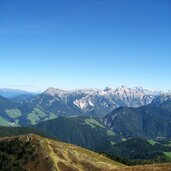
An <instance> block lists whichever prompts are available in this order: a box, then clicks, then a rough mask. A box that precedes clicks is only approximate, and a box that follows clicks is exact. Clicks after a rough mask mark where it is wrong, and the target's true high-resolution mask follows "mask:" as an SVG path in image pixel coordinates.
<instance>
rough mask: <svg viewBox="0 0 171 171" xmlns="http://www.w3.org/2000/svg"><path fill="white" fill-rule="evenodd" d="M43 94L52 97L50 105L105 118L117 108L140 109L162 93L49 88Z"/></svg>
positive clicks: (137, 88) (143, 90) (136, 90)
mask: <svg viewBox="0 0 171 171" xmlns="http://www.w3.org/2000/svg"><path fill="white" fill-rule="evenodd" d="M43 94H44V96H43V98H45V97H46V95H48V96H51V97H52V99H51V101H50V103H49V105H51V104H53V103H54V102H55V101H57V100H58V101H60V102H61V103H62V104H64V105H66V106H67V108H68V109H72V110H73V111H74V110H75V109H77V111H79V112H80V113H82V114H94V115H97V116H105V115H106V114H108V113H110V112H111V111H112V110H114V109H116V108H117V107H121V106H128V107H140V106H143V105H147V104H150V103H151V102H152V101H153V100H154V98H155V97H156V95H158V94H160V93H159V92H155V91H150V90H146V89H143V88H141V87H135V88H127V87H125V86H122V87H119V88H116V89H113V88H109V87H106V88H105V89H76V90H70V91H65V90H60V89H56V88H49V89H47V90H46V91H45V92H44V93H43ZM37 98H39V96H38V97H37ZM41 98H42V97H41ZM37 100H38V99H37ZM41 101H42V99H41ZM43 101H44V100H43Z"/></svg>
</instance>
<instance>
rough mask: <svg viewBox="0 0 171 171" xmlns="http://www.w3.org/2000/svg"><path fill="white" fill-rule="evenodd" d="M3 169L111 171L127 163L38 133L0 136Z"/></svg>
mask: <svg viewBox="0 0 171 171" xmlns="http://www.w3.org/2000/svg"><path fill="white" fill-rule="evenodd" d="M0 159H1V160H0V170H3V171H6V170H14V171H18V170H20V171H29V170H30V171H33V170H34V171H47V170H48V171H55V170H59V171H90V170H92V171H105V170H106V171H108V170H111V171H112V170H114V169H116V168H122V167H124V165H122V164H120V163H117V162H115V161H112V160H110V159H108V158H106V157H104V156H101V155H99V154H97V153H94V152H91V151H89V150H86V149H83V148H81V147H77V146H74V145H70V144H65V143H61V142H57V141H53V140H50V139H46V138H42V137H39V136H37V135H32V134H29V135H24V136H18V137H11V138H3V139H1V140H0Z"/></svg>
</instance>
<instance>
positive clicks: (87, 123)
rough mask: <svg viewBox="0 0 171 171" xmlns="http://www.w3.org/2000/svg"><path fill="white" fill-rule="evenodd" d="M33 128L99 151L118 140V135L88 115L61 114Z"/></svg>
mask: <svg viewBox="0 0 171 171" xmlns="http://www.w3.org/2000/svg"><path fill="white" fill-rule="evenodd" d="M34 128H36V129H38V130H40V131H42V132H44V133H46V134H47V135H49V136H52V137H54V138H56V139H58V140H60V141H63V142H67V143H71V144H75V145H79V146H82V147H86V148H88V149H91V150H95V151H99V152H101V151H103V150H105V149H106V148H108V147H109V146H110V145H111V142H115V141H119V140H120V139H119V138H120V137H118V136H116V135H115V133H114V132H112V131H111V130H109V129H107V128H106V127H105V126H104V125H103V124H102V123H101V122H100V121H99V120H98V119H95V118H93V117H88V116H84V117H62V116H61V117H58V118H56V119H53V120H49V121H45V122H42V123H40V124H38V125H35V126H34Z"/></svg>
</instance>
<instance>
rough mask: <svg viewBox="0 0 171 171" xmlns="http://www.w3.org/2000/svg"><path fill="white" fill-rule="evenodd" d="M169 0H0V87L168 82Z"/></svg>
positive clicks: (168, 85)
mask: <svg viewBox="0 0 171 171" xmlns="http://www.w3.org/2000/svg"><path fill="white" fill-rule="evenodd" d="M170 75H171V1H170V0H138V1H137V0H72V1H71V0H62V1H61V0H60V1H59V0H0V87H1V88H2V87H3V88H4V87H6V88H17V89H24V90H29V91H39V90H44V89H46V88H48V87H56V88H62V89H75V88H105V87H106V86H108V87H119V86H122V85H125V86H127V87H134V86H142V87H145V88H148V89H152V90H164V91H167V90H169V89H171V77H170Z"/></svg>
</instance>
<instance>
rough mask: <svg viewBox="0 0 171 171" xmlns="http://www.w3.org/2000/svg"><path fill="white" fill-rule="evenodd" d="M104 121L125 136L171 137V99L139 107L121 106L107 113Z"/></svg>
mask: <svg viewBox="0 0 171 171" xmlns="http://www.w3.org/2000/svg"><path fill="white" fill-rule="evenodd" d="M104 123H105V125H106V126H107V127H108V128H110V129H112V130H113V131H114V132H116V133H121V134H122V135H124V136H125V137H129V136H130V137H134V136H143V137H147V138H156V137H171V101H170V100H167V101H164V102H162V103H157V104H156V103H154V102H153V103H152V104H150V105H147V106H143V107H139V108H129V107H121V108H118V109H116V110H114V111H113V112H112V113H111V114H109V115H107V116H106V117H105V118H104Z"/></svg>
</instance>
